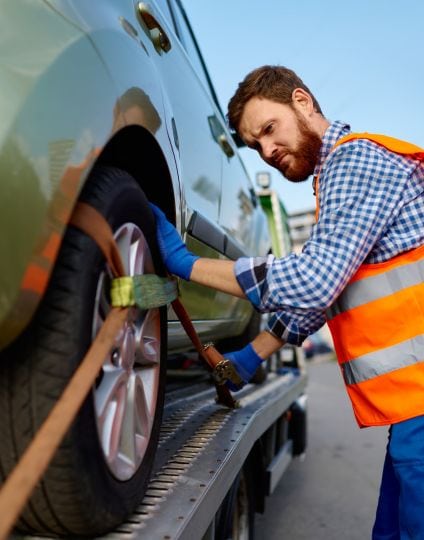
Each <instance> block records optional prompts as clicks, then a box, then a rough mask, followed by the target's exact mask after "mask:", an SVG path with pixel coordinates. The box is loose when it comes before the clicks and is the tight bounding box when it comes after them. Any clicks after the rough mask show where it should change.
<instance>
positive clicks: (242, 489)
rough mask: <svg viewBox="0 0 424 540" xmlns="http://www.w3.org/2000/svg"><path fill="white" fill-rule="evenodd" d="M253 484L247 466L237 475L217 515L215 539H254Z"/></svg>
mask: <svg viewBox="0 0 424 540" xmlns="http://www.w3.org/2000/svg"><path fill="white" fill-rule="evenodd" d="M254 527H255V509H254V497H253V484H252V479H251V478H250V474H249V471H248V469H247V468H246V467H243V469H242V470H241V471H240V473H239V474H238V475H237V477H236V479H235V481H234V483H233V485H232V486H231V488H230V491H229V492H228V494H227V495H226V497H225V499H224V501H223V502H222V505H221V506H220V508H219V510H218V512H217V514H216V517H215V540H253V539H254Z"/></svg>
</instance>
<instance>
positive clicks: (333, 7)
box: [182, 0, 424, 213]
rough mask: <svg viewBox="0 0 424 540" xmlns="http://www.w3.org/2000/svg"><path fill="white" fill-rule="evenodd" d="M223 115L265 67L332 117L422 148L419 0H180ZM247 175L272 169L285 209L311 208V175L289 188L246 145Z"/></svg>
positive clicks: (423, 7) (422, 15)
mask: <svg viewBox="0 0 424 540" xmlns="http://www.w3.org/2000/svg"><path fill="white" fill-rule="evenodd" d="M182 1H183V4H184V7H185V9H186V11H187V14H188V15H189V17H190V20H191V23H192V26H193V29H194V31H195V33H196V35H197V39H198V41H199V45H200V48H201V50H202V53H203V56H204V59H205V61H206V64H207V66H208V68H209V72H210V75H211V78H212V81H213V83H214V85H215V87H216V90H217V94H218V99H219V101H220V103H221V106H222V109H223V111H224V113H226V111H227V103H228V100H229V99H230V98H231V96H232V95H233V93H234V91H235V89H236V87H237V85H238V83H239V82H240V81H241V80H242V79H243V78H244V76H245V75H246V74H247V73H248V72H249V71H251V70H252V69H254V68H256V67H258V66H261V65H264V64H279V65H283V66H287V67H289V68H291V69H293V70H294V71H296V72H297V74H298V75H299V76H300V77H301V78H302V80H303V81H304V83H305V84H306V85H307V86H308V87H309V88H310V90H311V92H312V93H313V94H314V95H315V97H316V98H317V100H318V102H319V103H320V105H321V108H322V110H323V112H324V115H325V116H326V117H327V118H328V119H329V120H342V121H345V122H347V123H349V124H350V125H351V127H352V129H353V130H354V131H369V132H377V133H383V134H386V135H391V136H393V137H398V138H404V139H406V140H409V141H410V142H413V143H415V144H418V145H421V146H424V133H423V129H424V112H423V110H424V109H423V105H424V103H423V102H424V99H423V95H424V69H423V68H424V56H423V30H422V26H423V21H424V2H423V1H422V0H404V1H403V2H398V1H395V0H356V1H355V2H340V1H338V0H321V1H320V2H317V1H316V0H297V1H296V2H288V1H285V0H261V1H260V2H257V1H253V0H213V1H206V0H182ZM241 154H242V157H243V159H244V161H245V163H246V165H247V167H248V170H249V172H250V175H251V177H252V180H254V178H255V174H256V172H258V171H263V170H265V171H266V170H268V171H270V172H271V174H272V187H273V188H274V189H276V190H277V191H278V193H279V194H280V196H281V198H282V200H283V202H284V204H285V206H286V208H287V211H288V212H289V213H294V212H300V211H303V210H305V209H310V208H312V207H313V206H314V204H315V202H314V197H313V195H312V188H311V181H310V180H308V181H306V182H304V183H303V184H300V185H299V184H297V185H294V184H291V183H289V182H287V181H286V180H284V179H283V178H282V177H281V176H280V174H279V173H278V172H277V171H274V170H273V169H271V168H270V167H268V166H267V165H265V164H264V163H263V162H262V161H261V159H260V158H259V157H258V156H257V155H256V154H255V152H253V151H252V150H248V149H243V150H242V152H241Z"/></svg>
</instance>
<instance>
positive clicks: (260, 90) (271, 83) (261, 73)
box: [227, 66, 322, 131]
mask: <svg viewBox="0 0 424 540" xmlns="http://www.w3.org/2000/svg"><path fill="white" fill-rule="evenodd" d="M296 88H302V89H303V90H305V91H306V92H308V94H309V95H310V96H311V98H312V102H313V104H314V108H315V110H316V111H317V112H318V113H320V114H322V111H321V107H320V106H319V104H318V101H317V100H316V99H315V97H314V96H313V94H312V93H311V92H310V90H309V88H308V87H307V86H306V85H305V84H303V81H302V80H301V79H300V78H299V77H298V76H297V75H296V73H295V72H294V71H292V70H291V69H288V68H285V67H283V66H262V67H259V68H257V69H254V70H253V71H251V72H250V73H249V74H248V75H246V77H245V78H244V80H243V81H242V82H241V83H239V85H238V88H237V90H236V92H235V94H234V96H233V97H232V98H231V99H230V101H229V103H228V114H227V118H228V123H229V125H230V127H231V128H232V129H234V130H235V131H238V128H239V125H240V120H241V117H242V114H243V111H244V107H245V105H246V103H247V102H248V101H249V100H250V99H252V98H253V97H261V98H266V99H270V100H271V101H276V102H277V103H284V104H287V105H291V103H292V94H293V90H295V89H296Z"/></svg>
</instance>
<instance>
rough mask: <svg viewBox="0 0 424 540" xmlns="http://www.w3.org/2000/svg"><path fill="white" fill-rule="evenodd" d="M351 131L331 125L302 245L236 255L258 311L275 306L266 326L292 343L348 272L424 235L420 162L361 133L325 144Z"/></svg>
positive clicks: (307, 330) (311, 328) (311, 325)
mask: <svg viewBox="0 0 424 540" xmlns="http://www.w3.org/2000/svg"><path fill="white" fill-rule="evenodd" d="M349 132H350V127H349V126H348V125H347V124H343V123H341V122H334V123H333V124H331V126H329V128H328V129H327V131H326V132H325V135H324V138H323V144H322V147H321V150H320V157H319V162H318V164H317V166H316V169H315V171H314V175H315V176H316V175H317V174H318V172H319V171H320V178H319V193H318V197H319V208H320V213H319V220H318V222H317V224H316V225H315V226H314V227H313V230H312V234H311V237H310V239H309V240H308V241H307V242H306V244H305V245H304V247H303V250H302V253H300V254H298V255H296V254H294V253H292V254H290V255H288V256H287V257H284V258H282V259H277V258H275V257H274V256H273V255H269V256H268V257H255V258H241V259H239V260H238V261H237V262H236V265H235V274H236V278H237V281H238V282H239V284H240V286H241V288H242V289H243V290H244V292H245V294H246V296H247V297H248V298H249V300H250V301H251V302H252V303H253V305H254V306H255V307H256V308H257V309H258V310H259V311H261V312H268V311H270V312H275V313H273V315H272V316H271V317H270V320H269V321H268V326H267V330H268V331H270V332H271V333H272V334H274V335H276V336H278V337H280V338H282V339H284V340H285V341H287V342H289V343H292V344H294V345H300V344H301V343H302V342H303V340H304V339H305V338H306V337H307V336H308V335H310V334H312V333H313V332H316V331H317V330H318V329H319V328H320V327H321V326H322V325H323V324H324V323H325V316H324V312H325V309H326V308H328V307H329V306H331V304H332V303H333V302H334V301H335V300H336V298H337V297H338V296H339V294H340V293H341V291H342V290H343V289H344V287H345V286H346V284H347V283H348V281H349V280H350V278H351V277H352V276H353V274H354V273H355V272H356V271H357V270H358V268H359V266H360V265H361V264H362V263H363V262H365V263H378V262H382V261H385V260H387V259H390V258H392V257H394V256H395V255H397V254H399V253H402V252H403V251H407V250H410V249H412V248H416V247H418V246H420V245H422V244H423V243H424V164H423V162H419V161H417V160H414V159H411V158H410V157H404V156H401V155H398V154H394V153H392V152H389V151H388V150H386V149H385V148H383V147H381V146H378V145H377V144H375V143H373V142H371V141H367V140H365V139H357V140H353V141H350V142H347V143H345V144H342V145H341V146H339V147H338V148H336V149H335V150H334V151H333V152H331V154H330V151H331V149H332V147H333V146H334V144H335V143H336V142H337V141H338V140H339V139H340V138H341V137H343V136H344V135H347V134H348V133H349Z"/></svg>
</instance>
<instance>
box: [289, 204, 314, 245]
mask: <svg viewBox="0 0 424 540" xmlns="http://www.w3.org/2000/svg"><path fill="white" fill-rule="evenodd" d="M314 223H315V208H311V209H309V210H302V211H300V212H293V213H292V214H290V215H289V227H290V235H291V239H292V242H293V251H294V252H295V253H300V252H301V251H302V247H303V244H304V243H305V242H306V240H307V239H308V238H309V237H310V235H311V230H312V226H313V224H314Z"/></svg>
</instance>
